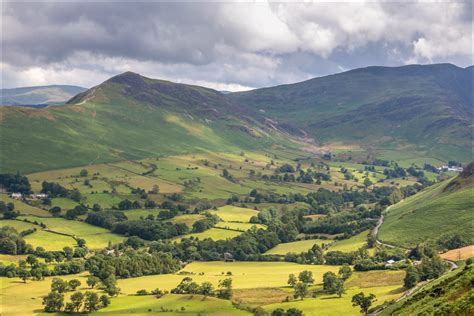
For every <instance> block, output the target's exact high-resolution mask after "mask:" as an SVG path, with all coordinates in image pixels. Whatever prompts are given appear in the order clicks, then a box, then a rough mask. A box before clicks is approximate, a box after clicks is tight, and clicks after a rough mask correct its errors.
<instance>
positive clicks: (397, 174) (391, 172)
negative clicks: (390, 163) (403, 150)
mask: <svg viewBox="0 0 474 316" xmlns="http://www.w3.org/2000/svg"><path fill="white" fill-rule="evenodd" d="M383 174H384V175H385V176H386V177H387V179H391V178H403V177H406V176H407V172H406V171H405V169H403V168H402V167H400V166H399V165H398V164H395V166H394V167H393V169H389V168H386V169H384V171H383Z"/></svg>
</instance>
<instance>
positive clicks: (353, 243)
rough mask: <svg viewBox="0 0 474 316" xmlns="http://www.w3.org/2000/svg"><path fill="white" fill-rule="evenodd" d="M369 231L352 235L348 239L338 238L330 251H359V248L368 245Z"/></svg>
mask: <svg viewBox="0 0 474 316" xmlns="http://www.w3.org/2000/svg"><path fill="white" fill-rule="evenodd" d="M368 234H369V231H363V232H362V233H359V234H357V235H355V236H352V237H351V238H348V239H343V240H337V241H336V242H335V243H334V244H332V245H331V246H330V247H329V248H328V251H342V252H351V251H357V249H359V248H362V247H364V246H366V245H367V235H368Z"/></svg>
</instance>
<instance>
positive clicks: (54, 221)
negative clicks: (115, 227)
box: [19, 216, 125, 249]
mask: <svg viewBox="0 0 474 316" xmlns="http://www.w3.org/2000/svg"><path fill="white" fill-rule="evenodd" d="M19 219H20V220H23V219H27V220H28V221H31V222H35V221H36V222H38V223H43V224H45V225H46V228H47V229H48V230H51V231H53V232H57V233H61V234H66V235H68V236H74V237H79V238H82V239H84V240H85V241H86V245H87V247H88V248H90V249H100V248H104V247H107V245H108V243H109V242H111V243H112V244H115V243H119V242H121V241H123V240H124V239H125V237H123V236H119V235H117V234H113V233H111V232H110V231H109V230H107V229H105V228H101V227H97V226H93V225H89V224H87V223H84V222H80V221H76V220H66V219H63V218H39V217H33V216H26V217H19ZM50 234H52V233H50ZM58 236H61V235H58V234H54V237H53V240H54V238H58V239H60V237H58ZM27 237H28V236H27ZM63 237H66V238H67V236H63ZM61 248H62V247H61Z"/></svg>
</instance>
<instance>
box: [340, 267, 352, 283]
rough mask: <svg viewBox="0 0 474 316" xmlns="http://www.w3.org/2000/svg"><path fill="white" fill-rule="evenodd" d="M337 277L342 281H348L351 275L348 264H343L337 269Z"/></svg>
mask: <svg viewBox="0 0 474 316" xmlns="http://www.w3.org/2000/svg"><path fill="white" fill-rule="evenodd" d="M338 274H339V276H340V278H341V279H343V280H344V281H345V280H347V279H349V278H350V277H351V275H352V269H351V267H350V266H349V265H348V264H344V265H343V266H342V267H341V268H340V269H339V272H338Z"/></svg>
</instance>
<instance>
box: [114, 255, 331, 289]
mask: <svg viewBox="0 0 474 316" xmlns="http://www.w3.org/2000/svg"><path fill="white" fill-rule="evenodd" d="M303 270H309V271H312V272H313V277H314V279H315V280H316V283H321V282H322V277H323V274H324V273H325V272H328V271H332V272H334V273H337V271H338V270H339V266H324V265H302V264H296V263H290V262H223V261H210V262H192V263H190V264H188V265H187V266H185V267H184V268H183V269H182V270H181V273H182V275H180V274H179V272H178V273H176V274H162V275H151V276H144V277H139V278H131V279H121V280H119V281H118V283H119V287H120V288H121V289H122V290H123V291H124V293H126V294H134V293H135V292H136V291H138V290H140V289H146V290H153V289H154V288H156V287H159V288H160V289H162V290H170V289H172V288H174V287H175V286H176V285H177V284H178V283H179V282H180V281H181V280H182V279H183V278H184V277H186V276H189V277H191V278H192V279H193V280H194V281H196V282H198V283H201V282H204V281H209V282H211V283H213V284H214V285H215V286H217V284H218V282H219V280H222V279H224V278H227V277H232V280H233V288H235V289H252V288H266V287H286V286H287V281H288V275H289V274H291V273H293V274H296V275H298V273H300V272H301V271H303ZM228 272H230V273H231V275H227V273H228Z"/></svg>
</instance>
